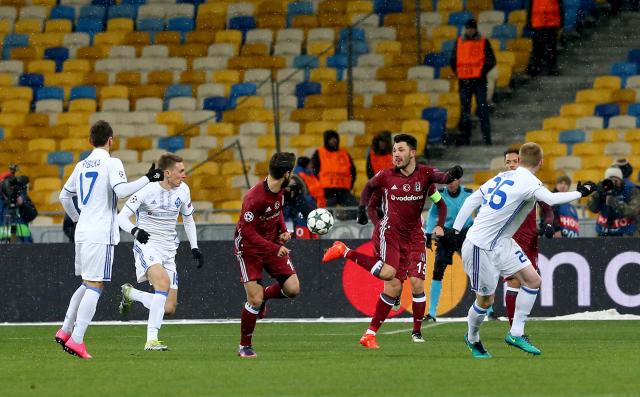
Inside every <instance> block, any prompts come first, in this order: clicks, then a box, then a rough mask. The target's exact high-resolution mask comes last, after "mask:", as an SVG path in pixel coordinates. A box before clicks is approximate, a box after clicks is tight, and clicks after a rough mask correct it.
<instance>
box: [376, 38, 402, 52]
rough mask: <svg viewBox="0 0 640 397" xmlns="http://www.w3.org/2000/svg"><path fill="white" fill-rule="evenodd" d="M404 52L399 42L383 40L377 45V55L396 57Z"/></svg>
mask: <svg viewBox="0 0 640 397" xmlns="http://www.w3.org/2000/svg"><path fill="white" fill-rule="evenodd" d="M401 52H402V43H400V42H399V41H392V40H382V41H379V42H378V44H377V45H376V53H378V54H389V55H396V54H400V53H401Z"/></svg>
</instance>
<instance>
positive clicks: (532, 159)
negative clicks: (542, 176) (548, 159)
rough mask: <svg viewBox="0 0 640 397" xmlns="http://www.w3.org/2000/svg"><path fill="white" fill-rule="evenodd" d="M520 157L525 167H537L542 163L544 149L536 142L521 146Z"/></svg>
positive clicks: (521, 163)
mask: <svg viewBox="0 0 640 397" xmlns="http://www.w3.org/2000/svg"><path fill="white" fill-rule="evenodd" d="M518 155H519V156H520V165H522V166H523V167H537V166H538V164H540V161H542V148H541V147H540V145H538V144H537V143H535V142H527V143H525V144H524V145H522V146H520V152H519V153H518Z"/></svg>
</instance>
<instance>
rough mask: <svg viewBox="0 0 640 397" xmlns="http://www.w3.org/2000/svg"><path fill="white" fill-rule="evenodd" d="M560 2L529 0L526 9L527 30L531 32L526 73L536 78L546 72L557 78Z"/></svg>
mask: <svg viewBox="0 0 640 397" xmlns="http://www.w3.org/2000/svg"><path fill="white" fill-rule="evenodd" d="M563 16H564V14H563V10H562V1H561V0H531V1H529V2H528V9H527V28H528V29H530V30H531V31H532V36H531V40H532V41H533V43H532V44H533V48H532V50H531V58H530V59H529V67H528V70H527V72H528V73H529V75H530V76H537V75H538V74H540V73H543V72H546V73H547V74H549V75H551V76H557V75H558V74H559V72H558V31H559V30H560V29H561V28H562V24H563Z"/></svg>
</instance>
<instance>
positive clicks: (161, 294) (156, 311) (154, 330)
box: [147, 291, 169, 342]
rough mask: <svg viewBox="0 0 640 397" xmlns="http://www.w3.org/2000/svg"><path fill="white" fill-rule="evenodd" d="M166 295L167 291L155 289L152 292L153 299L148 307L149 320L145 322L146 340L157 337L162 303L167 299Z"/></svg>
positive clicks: (160, 325)
mask: <svg viewBox="0 0 640 397" xmlns="http://www.w3.org/2000/svg"><path fill="white" fill-rule="evenodd" d="M149 295H151V294H149ZM167 296H169V292H166V291H156V293H155V294H153V301H152V302H151V308H150V309H149V322H148V323H147V342H149V341H152V340H157V339H158V331H160V327H162V318H163V317H164V304H165V302H166V301H167Z"/></svg>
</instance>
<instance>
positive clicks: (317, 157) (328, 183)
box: [311, 130, 358, 219]
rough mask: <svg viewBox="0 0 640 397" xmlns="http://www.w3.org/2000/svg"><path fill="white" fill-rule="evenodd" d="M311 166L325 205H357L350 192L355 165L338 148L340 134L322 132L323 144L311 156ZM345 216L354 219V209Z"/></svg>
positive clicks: (344, 152) (328, 131)
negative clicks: (324, 199) (321, 190)
mask: <svg viewBox="0 0 640 397" xmlns="http://www.w3.org/2000/svg"><path fill="white" fill-rule="evenodd" d="M311 166H312V167H313V173H314V174H315V175H316V176H317V177H318V180H319V181H320V185H321V186H322V187H323V189H324V196H325V198H326V200H327V207H335V206H337V205H340V206H343V207H357V206H358V201H357V200H356V198H355V197H353V194H351V189H353V184H354V183H355V181H356V166H355V165H354V163H353V159H351V156H350V155H349V153H348V152H347V151H346V150H344V149H340V135H338V133H337V132H336V131H333V130H327V131H325V132H324V146H322V147H320V148H318V150H316V151H315V152H314V153H313V156H311ZM345 216H346V217H348V218H349V219H351V218H353V219H355V217H356V211H350V212H349V213H347V214H345Z"/></svg>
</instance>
